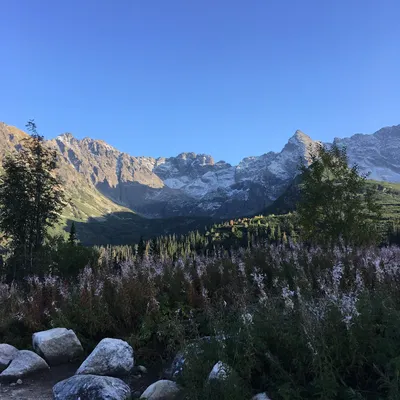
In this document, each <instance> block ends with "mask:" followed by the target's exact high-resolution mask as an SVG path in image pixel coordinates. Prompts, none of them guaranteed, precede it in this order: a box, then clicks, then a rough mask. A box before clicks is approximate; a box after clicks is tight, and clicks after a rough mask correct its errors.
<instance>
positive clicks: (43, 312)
mask: <svg viewBox="0 0 400 400" xmlns="http://www.w3.org/2000/svg"><path fill="white" fill-rule="evenodd" d="M114 253H115V249H113V248H111V247H110V248H106V249H103V250H102V252H99V253H98V258H97V259H96V261H93V262H91V264H90V265H88V266H86V267H85V268H84V269H83V270H82V271H81V272H80V273H79V275H78V276H77V277H76V278H71V277H68V278H65V277H62V276H57V275H45V276H43V277H29V278H27V279H25V280H24V281H22V282H18V283H16V282H12V283H6V282H5V281H4V282H3V283H1V284H0V341H1V342H7V343H10V344H14V345H17V346H26V345H28V344H29V343H30V339H31V334H32V333H33V332H35V331H38V330H43V329H47V328H50V327H56V326H65V327H68V328H71V329H74V331H75V332H76V333H77V334H78V336H79V338H80V339H81V340H82V342H83V343H84V344H85V347H86V348H88V349H90V348H92V347H93V346H94V345H95V344H96V343H97V342H98V341H99V340H100V339H102V338H104V337H119V338H124V339H126V340H127V341H128V342H129V343H130V344H131V345H132V346H133V348H134V349H135V353H136V358H137V359H138V360H139V362H143V363H145V365H150V366H154V368H157V370H159V371H162V370H163V369H164V368H166V367H168V365H169V363H170V361H171V359H172V358H173V357H174V356H175V354H176V353H177V352H178V351H180V350H182V349H183V348H185V347H186V348H188V347H189V348H192V349H193V348H195V349H196V351H189V352H188V356H187V361H186V363H185V368H184V369H183V370H182V373H181V374H180V376H179V377H178V381H179V382H180V383H181V385H182V387H183V388H184V389H183V396H184V398H187V399H189V398H190V399H214V398H215V399H217V398H218V399H244V398H250V397H251V395H252V394H253V393H257V392H262V391H267V393H268V395H269V396H270V397H271V398H272V399H274V400H279V399H282V400H289V399H290V400H293V399H299V400H301V399H304V400H305V399H377V400H378V399H391V400H394V399H399V398H400V386H399V372H400V248H399V247H394V246H393V247H377V246H373V247H358V248H350V247H344V246H336V247H327V248H322V247H317V246H315V247H310V246H305V245H302V244H300V243H291V242H290V241H289V242H288V243H285V244H268V243H262V242H261V243H259V244H257V245H255V246H254V247H252V248H248V249H245V248H243V249H241V248H239V249H238V250H231V251H227V250H221V251H219V252H218V251H217V252H216V253H215V254H214V255H212V256H199V255H197V256H196V255H191V256H188V257H186V258H180V259H175V260H173V259H172V258H169V257H165V256H163V257H161V256H144V257H139V256H137V255H130V256H129V257H125V259H124V260H122V261H120V262H119V263H118V265H117V266H116V264H115V262H114V256H115V254H114ZM204 337H209V340H207V341H200V340H199V339H201V338H204ZM190 343H198V345H197V346H194V347H193V346H191V347H190V346H188V344H190ZM219 360H220V361H222V362H223V363H225V364H226V365H229V367H230V374H229V377H228V379H227V380H226V381H224V382H220V385H221V387H220V388H218V390H217V391H216V389H215V388H213V390H211V389H210V386H209V385H207V384H205V381H206V377H207V374H208V373H209V371H210V369H211V368H212V366H213V365H214V364H215V363H216V362H217V361H219ZM160 373H161V372H160ZM249 396H250V397H249Z"/></svg>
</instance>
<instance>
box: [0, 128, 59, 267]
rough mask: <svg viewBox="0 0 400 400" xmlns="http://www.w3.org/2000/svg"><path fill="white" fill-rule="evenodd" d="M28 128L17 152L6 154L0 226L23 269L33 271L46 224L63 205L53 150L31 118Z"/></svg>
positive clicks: (51, 222) (0, 187)
mask: <svg viewBox="0 0 400 400" xmlns="http://www.w3.org/2000/svg"><path fill="white" fill-rule="evenodd" d="M27 128H28V131H29V132H30V133H31V136H30V137H29V138H27V139H25V140H24V141H23V143H22V148H21V150H20V151H19V152H18V153H17V154H15V155H9V156H7V157H6V158H5V160H4V162H3V170H4V174H3V176H2V180H1V182H0V228H1V229H2V231H3V232H4V233H5V235H6V237H7V238H8V239H10V240H11V246H12V249H13V251H14V255H16V256H17V257H18V258H19V263H20V264H21V268H22V269H23V270H24V271H20V272H23V273H25V272H32V270H33V267H34V263H35V255H36V254H37V253H38V251H39V250H40V248H41V247H42V245H43V242H44V238H45V234H46V231H47V228H48V227H50V226H53V225H54V224H55V223H56V222H57V221H58V219H59V216H60V213H61V211H62V209H63V207H64V205H65V203H64V193H63V191H62V188H61V184H60V181H59V180H58V178H57V177H56V176H55V173H54V172H55V169H56V166H57V163H56V161H57V156H56V152H55V151H53V150H50V149H48V148H47V147H46V146H45V144H44V138H43V136H40V135H38V133H37V131H36V125H35V123H34V122H33V121H29V122H28V124H27ZM14 273H15V271H14Z"/></svg>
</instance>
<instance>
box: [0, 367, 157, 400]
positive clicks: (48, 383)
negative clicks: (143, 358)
mask: <svg viewBox="0 0 400 400" xmlns="http://www.w3.org/2000/svg"><path fill="white" fill-rule="evenodd" d="M78 367H79V364H65V365H60V366H54V367H51V369H50V371H46V372H43V373H39V374H36V375H32V376H30V377H28V378H25V379H22V384H21V385H15V386H11V385H10V384H9V383H0V400H9V399H15V400H52V399H53V394H52V389H53V386H54V385H55V384H56V383H57V382H60V381H62V380H64V379H66V378H69V377H71V376H73V375H74V374H75V371H76V370H77V369H78ZM157 379H158V377H157V376H156V375H155V374H154V373H153V374H152V373H151V372H150V373H149V374H146V375H144V376H143V377H142V378H140V379H135V378H133V377H131V378H128V380H126V382H127V383H128V384H129V386H130V387H131V390H132V394H134V392H137V391H138V392H140V393H142V392H143V391H144V390H145V389H146V388H147V386H149V385H150V384H151V383H153V382H155V381H156V380H157Z"/></svg>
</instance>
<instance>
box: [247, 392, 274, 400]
mask: <svg viewBox="0 0 400 400" xmlns="http://www.w3.org/2000/svg"><path fill="white" fill-rule="evenodd" d="M251 400H271V399H270V398H269V397H268V396H267V393H265V392H264V393H258V394H256V395H255V396H253V397H252V399H251Z"/></svg>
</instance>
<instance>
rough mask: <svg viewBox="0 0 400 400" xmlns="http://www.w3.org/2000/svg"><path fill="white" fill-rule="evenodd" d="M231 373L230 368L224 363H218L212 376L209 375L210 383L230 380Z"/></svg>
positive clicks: (212, 371)
mask: <svg viewBox="0 0 400 400" xmlns="http://www.w3.org/2000/svg"><path fill="white" fill-rule="evenodd" d="M230 373H231V369H230V367H229V366H228V365H226V364H225V363H223V362H222V361H218V362H217V363H216V364H215V365H214V367H213V369H212V370H211V372H210V374H209V375H208V381H213V380H218V381H224V380H225V379H226V378H228V376H229V374H230Z"/></svg>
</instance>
